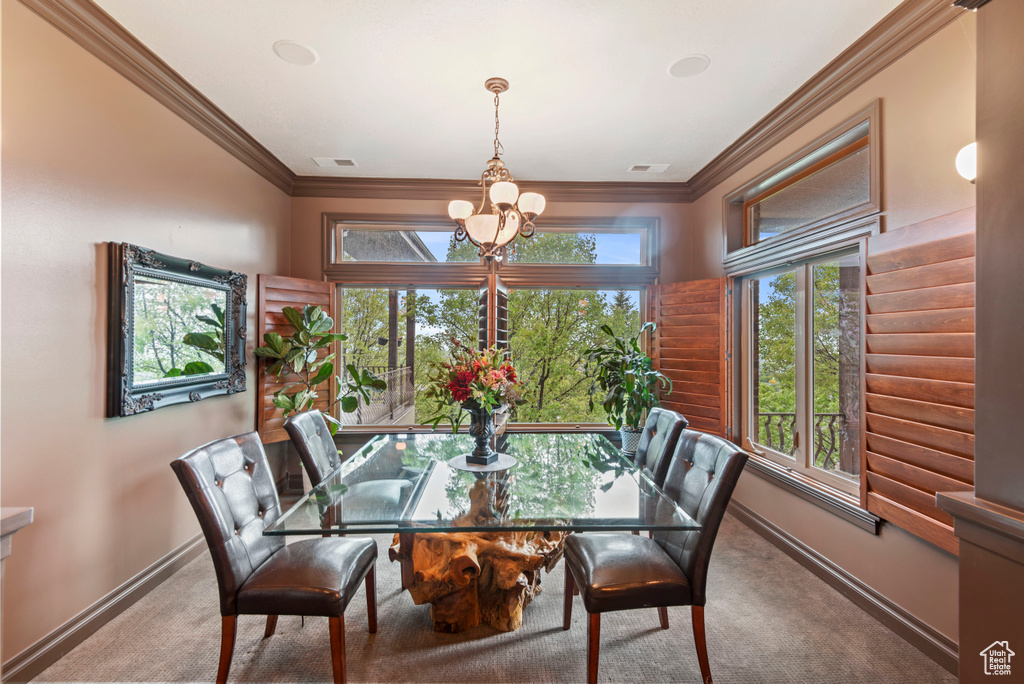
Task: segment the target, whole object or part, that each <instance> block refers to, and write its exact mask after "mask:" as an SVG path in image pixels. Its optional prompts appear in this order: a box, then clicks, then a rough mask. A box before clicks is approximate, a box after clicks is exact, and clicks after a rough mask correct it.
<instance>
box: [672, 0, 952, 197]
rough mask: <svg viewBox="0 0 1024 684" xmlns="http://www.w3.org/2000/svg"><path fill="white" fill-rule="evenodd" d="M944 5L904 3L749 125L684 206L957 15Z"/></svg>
mask: <svg viewBox="0 0 1024 684" xmlns="http://www.w3.org/2000/svg"><path fill="white" fill-rule="evenodd" d="M962 12H963V11H962V10H960V9H958V8H956V7H953V6H952V5H951V4H950V1H949V0H905V2H903V3H902V4H900V5H899V6H898V7H897V8H896V9H894V10H893V11H892V12H890V13H889V14H887V15H886V16H885V18H884V19H882V20H881V21H880V22H878V23H877V24H875V25H874V26H873V27H872V28H871V30H869V31H868V32H867V33H865V34H864V35H863V36H862V37H861V38H860V39H858V40H857V41H856V42H855V43H854V44H853V45H851V46H850V47H849V48H847V49H846V50H844V51H843V52H842V53H841V54H840V55H839V56H838V57H836V58H835V59H834V60H832V61H831V62H829V63H828V64H827V65H826V66H825V68H823V69H822V70H821V71H819V72H818V73H817V74H815V75H814V76H813V77H811V79H810V80H809V81H807V82H806V83H804V84H803V85H802V86H800V88H798V89H797V90H796V92H794V93H793V94H792V95H790V96H789V97H788V98H786V99H785V100H784V101H783V102H782V104H780V105H779V106H778V107H776V108H775V109H773V110H772V111H771V112H769V113H768V115H767V116H765V117H764V118H763V119H761V120H760V121H758V122H757V123H756V124H754V126H753V127H751V128H750V130H748V131H747V132H746V133H744V134H743V135H741V136H740V137H739V138H738V139H737V140H736V141H735V142H734V143H732V144H731V145H729V147H727V148H725V149H724V150H722V152H720V153H719V155H718V156H717V157H715V158H714V159H712V160H711V161H710V162H709V163H708V164H707V165H706V166H705V167H704V168H702V169H701V170H700V171H698V172H697V173H695V174H694V175H693V177H692V178H691V179H690V181H689V183H688V185H689V190H690V199H689V201H691V202H693V201H696V200H697V199H699V198H700V197H702V196H703V195H704V194H706V193H707V192H708V191H710V190H711V189H712V188H714V187H715V186H717V185H718V184H719V183H722V182H723V181H725V180H726V179H728V178H729V176H731V175H732V174H734V173H735V172H737V171H739V170H740V169H741V168H742V167H743V166H745V165H746V164H748V163H749V162H751V161H753V160H754V159H756V158H757V157H758V156H760V155H761V154H763V153H764V152H766V151H768V150H769V149H770V148H771V147H773V146H774V145H776V144H778V143H779V142H781V141H782V140H783V139H785V138H786V137H788V136H789V135H791V134H793V133H794V132H796V131H797V130H798V129H799V128H800V127H802V126H804V125H806V124H807V123H809V122H810V121H811V120H812V119H814V117H816V116H818V115H819V114H821V113H822V112H824V111H825V110H826V109H828V108H829V107H831V106H832V105H834V104H835V103H837V102H838V101H839V100H841V99H842V98H844V97H846V96H847V95H849V94H850V93H851V92H853V90H854V89H856V88H857V87H859V86H860V85H861V84H863V83H864V82H865V81H867V80H868V79H869V78H871V77H872V76H874V75H875V74H877V73H878V72H880V71H882V70H883V69H885V68H886V67H887V66H889V65H890V64H892V63H893V62H895V61H896V60H897V59H899V58H900V57H902V56H903V55H905V54H906V53H908V52H910V51H911V50H913V49H914V48H915V47H917V46H918V45H919V44H921V43H922V42H924V41H925V40H926V39H927V38H929V37H930V36H931V35H932V34H934V33H935V32H936V31H938V30H939V29H941V28H942V27H944V26H946V24H949V23H950V22H952V21H953V20H955V19H956V18H957V17H959V16H960V15H961V14H962Z"/></svg>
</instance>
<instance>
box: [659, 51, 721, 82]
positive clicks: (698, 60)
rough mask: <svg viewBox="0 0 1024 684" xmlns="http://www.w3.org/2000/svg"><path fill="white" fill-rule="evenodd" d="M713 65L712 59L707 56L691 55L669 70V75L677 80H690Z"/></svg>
mask: <svg viewBox="0 0 1024 684" xmlns="http://www.w3.org/2000/svg"><path fill="white" fill-rule="evenodd" d="M710 65H711V59H710V58H709V57H708V56H707V55H690V56H689V57H683V58H682V59H681V60H679V61H678V62H676V63H675V64H673V65H672V66H670V67H669V68H668V73H669V74H670V75H672V76H675V77H676V78H689V77H690V76H696V75H697V74H699V73H700V72H702V71H704V70H705V69H707V68H708V66H710Z"/></svg>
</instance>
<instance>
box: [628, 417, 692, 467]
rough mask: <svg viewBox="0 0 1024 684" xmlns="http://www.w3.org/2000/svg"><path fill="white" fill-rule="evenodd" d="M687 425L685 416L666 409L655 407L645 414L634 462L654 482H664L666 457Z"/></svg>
mask: <svg viewBox="0 0 1024 684" xmlns="http://www.w3.org/2000/svg"><path fill="white" fill-rule="evenodd" d="M687 425H688V423H687V421H686V419H685V418H683V417H682V416H681V415H679V414H678V413H676V412H675V411H670V410H668V409H663V408H655V409H651V412H650V413H648V414H647V423H646V424H645V425H644V432H643V435H642V436H641V437H640V446H639V447H637V450H636V464H637V465H638V466H639V467H641V468H643V469H645V470H647V471H648V472H649V474H650V476H651V479H653V480H654V483H655V484H657V485H661V483H662V482H664V480H665V471H667V470H668V457H669V455H670V454H671V453H672V450H673V449H675V446H676V440H677V439H679V433H680V432H682V431H683V429H684V428H685V427H686V426H687Z"/></svg>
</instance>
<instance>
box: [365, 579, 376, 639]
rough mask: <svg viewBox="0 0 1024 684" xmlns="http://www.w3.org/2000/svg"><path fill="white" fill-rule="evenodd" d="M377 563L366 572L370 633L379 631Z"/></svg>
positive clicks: (367, 612) (367, 615) (367, 611)
mask: <svg viewBox="0 0 1024 684" xmlns="http://www.w3.org/2000/svg"><path fill="white" fill-rule="evenodd" d="M376 571H377V564H376V563H374V564H373V565H371V566H370V572H368V573H366V617H367V620H368V621H369V626H370V634H376V633H377V578H376Z"/></svg>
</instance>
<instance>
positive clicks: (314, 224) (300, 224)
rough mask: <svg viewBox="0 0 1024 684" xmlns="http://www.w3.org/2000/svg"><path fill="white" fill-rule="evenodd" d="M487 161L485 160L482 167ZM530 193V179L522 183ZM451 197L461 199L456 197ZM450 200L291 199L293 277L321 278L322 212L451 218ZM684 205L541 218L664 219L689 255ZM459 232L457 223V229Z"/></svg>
mask: <svg viewBox="0 0 1024 684" xmlns="http://www.w3.org/2000/svg"><path fill="white" fill-rule="evenodd" d="M482 163H483V161H481V164H482ZM520 185H522V186H523V188H524V189H526V186H527V185H529V183H528V181H521V182H520ZM449 199H458V198H457V197H452V198H449ZM448 201H449V200H448V199H445V200H374V199H348V198H333V197H295V198H293V199H292V221H291V223H292V243H291V251H292V261H291V269H292V270H291V273H292V275H293V276H295V277H296V278H311V279H314V280H319V279H320V277H321V261H320V239H321V214H323V213H324V212H339V213H346V212H347V213H358V214H363V213H378V214H410V215H418V214H420V215H430V216H441V217H445V216H447V215H448ZM686 206H687V205H685V204H655V203H651V204H623V203H615V202H549V203H548V207H547V210H546V212H545V213H544V215H542V216H541V217H540V219H538V220H537V223H538V225H542V224H543V222H544V221H555V220H557V219H558V218H560V217H577V216H594V217H609V216H612V217H624V216H637V217H638V216H643V217H652V216H653V217H658V218H660V219H661V243H662V251H663V253H664V254H686V253H687V252H688V251H689V244H688V240H689V238H688V235H687V233H686V231H685V230H684V228H683V220H682V218H683V213H684V211H686ZM452 230H454V225H453V226H452ZM661 273H662V278H663V280H665V281H666V282H668V279H669V278H671V279H672V280H689V260H688V259H678V258H673V259H665V258H663V259H662V265H661Z"/></svg>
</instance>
